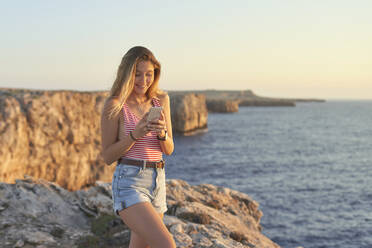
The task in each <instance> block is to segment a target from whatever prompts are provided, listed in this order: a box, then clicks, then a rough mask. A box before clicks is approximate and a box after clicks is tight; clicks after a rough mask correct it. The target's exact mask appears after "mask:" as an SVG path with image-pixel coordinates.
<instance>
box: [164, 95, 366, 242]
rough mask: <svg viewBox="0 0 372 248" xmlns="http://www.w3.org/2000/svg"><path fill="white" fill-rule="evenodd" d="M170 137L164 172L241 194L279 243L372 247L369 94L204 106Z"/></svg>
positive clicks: (269, 234)
mask: <svg viewBox="0 0 372 248" xmlns="http://www.w3.org/2000/svg"><path fill="white" fill-rule="evenodd" d="M174 144H175V150H174V153H173V154H172V155H171V156H166V157H165V159H166V177H167V178H177V179H183V180H185V181H187V182H188V183H189V184H191V185H198V184H203V183H210V184H214V185H219V186H224V187H229V188H232V189H235V190H238V191H241V192H244V193H246V194H248V195H249V196H250V197H251V198H252V199H253V200H255V201H257V202H258V203H259V206H260V207H259V209H260V210H261V211H262V212H263V217H262V218H261V222H260V223H261V226H262V227H263V230H262V232H263V234H264V235H266V236H267V237H268V238H270V239H271V240H273V241H274V242H276V243H277V244H279V245H280V246H281V247H284V248H295V247H299V246H301V247H304V248H321V247H326V248H336V247H337V248H349V247H350V248H367V247H368V248H371V247H372V100H371V101H367V100H365V101H341V100H339V101H338V100H337V101H336V100H329V101H326V102H300V103H296V107H240V108H239V112H237V113H209V115H208V132H205V133H200V134H197V135H194V136H178V135H176V136H175V137H174Z"/></svg>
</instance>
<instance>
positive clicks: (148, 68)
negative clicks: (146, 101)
mask: <svg viewBox="0 0 372 248" xmlns="http://www.w3.org/2000/svg"><path fill="white" fill-rule="evenodd" d="M153 81H154V65H153V64H152V63H151V62H150V61H140V62H138V63H137V66H136V72H135V79H134V88H133V91H134V93H136V94H137V95H145V94H146V92H147V90H148V88H150V86H151V84H152V82H153Z"/></svg>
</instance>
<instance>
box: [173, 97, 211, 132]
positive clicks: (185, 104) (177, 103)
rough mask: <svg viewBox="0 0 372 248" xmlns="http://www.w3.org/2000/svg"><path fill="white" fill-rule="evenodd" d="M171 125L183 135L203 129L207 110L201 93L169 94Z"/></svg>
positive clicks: (206, 119)
mask: <svg viewBox="0 0 372 248" xmlns="http://www.w3.org/2000/svg"><path fill="white" fill-rule="evenodd" d="M170 102H171V116H172V127H173V129H174V131H175V132H178V133H182V134H184V135H190V134H194V133H195V132H197V131H205V130H206V129H207V122H208V110H207V106H206V101H205V96H204V95H202V94H193V93H189V94H177V93H173V94H170Z"/></svg>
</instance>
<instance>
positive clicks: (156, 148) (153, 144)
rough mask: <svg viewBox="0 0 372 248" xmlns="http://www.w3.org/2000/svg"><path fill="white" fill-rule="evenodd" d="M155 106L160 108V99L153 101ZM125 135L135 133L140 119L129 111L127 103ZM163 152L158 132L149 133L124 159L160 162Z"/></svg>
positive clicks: (135, 144)
mask: <svg viewBox="0 0 372 248" xmlns="http://www.w3.org/2000/svg"><path fill="white" fill-rule="evenodd" d="M152 101H153V104H154V106H157V107H160V106H161V105H160V102H159V100H158V99H155V98H153V99H152ZM123 114H124V125H125V134H126V135H129V132H130V131H133V130H134V128H135V127H136V125H137V123H138V122H139V121H140V119H139V118H138V117H137V116H136V115H135V114H134V113H133V112H132V111H131V110H130V109H129V107H128V105H127V104H126V103H125V104H124V107H123ZM162 155H163V154H162V151H161V148H160V143H159V140H158V139H157V136H156V132H154V131H153V132H149V133H148V134H146V135H145V136H143V137H142V138H139V139H138V140H137V141H136V142H135V143H134V145H133V146H132V147H131V148H130V149H129V151H128V152H127V153H126V154H125V156H124V158H130V159H137V160H138V159H139V160H147V161H159V160H161V159H162V157H163V156H162Z"/></svg>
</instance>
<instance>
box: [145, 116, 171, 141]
mask: <svg viewBox="0 0 372 248" xmlns="http://www.w3.org/2000/svg"><path fill="white" fill-rule="evenodd" d="M148 127H149V130H150V131H155V132H156V134H157V135H158V136H160V137H163V136H164V135H165V132H164V131H165V130H167V126H166V123H165V115H164V112H163V110H162V111H161V116H160V118H159V119H158V120H155V121H150V122H149V124H148Z"/></svg>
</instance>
